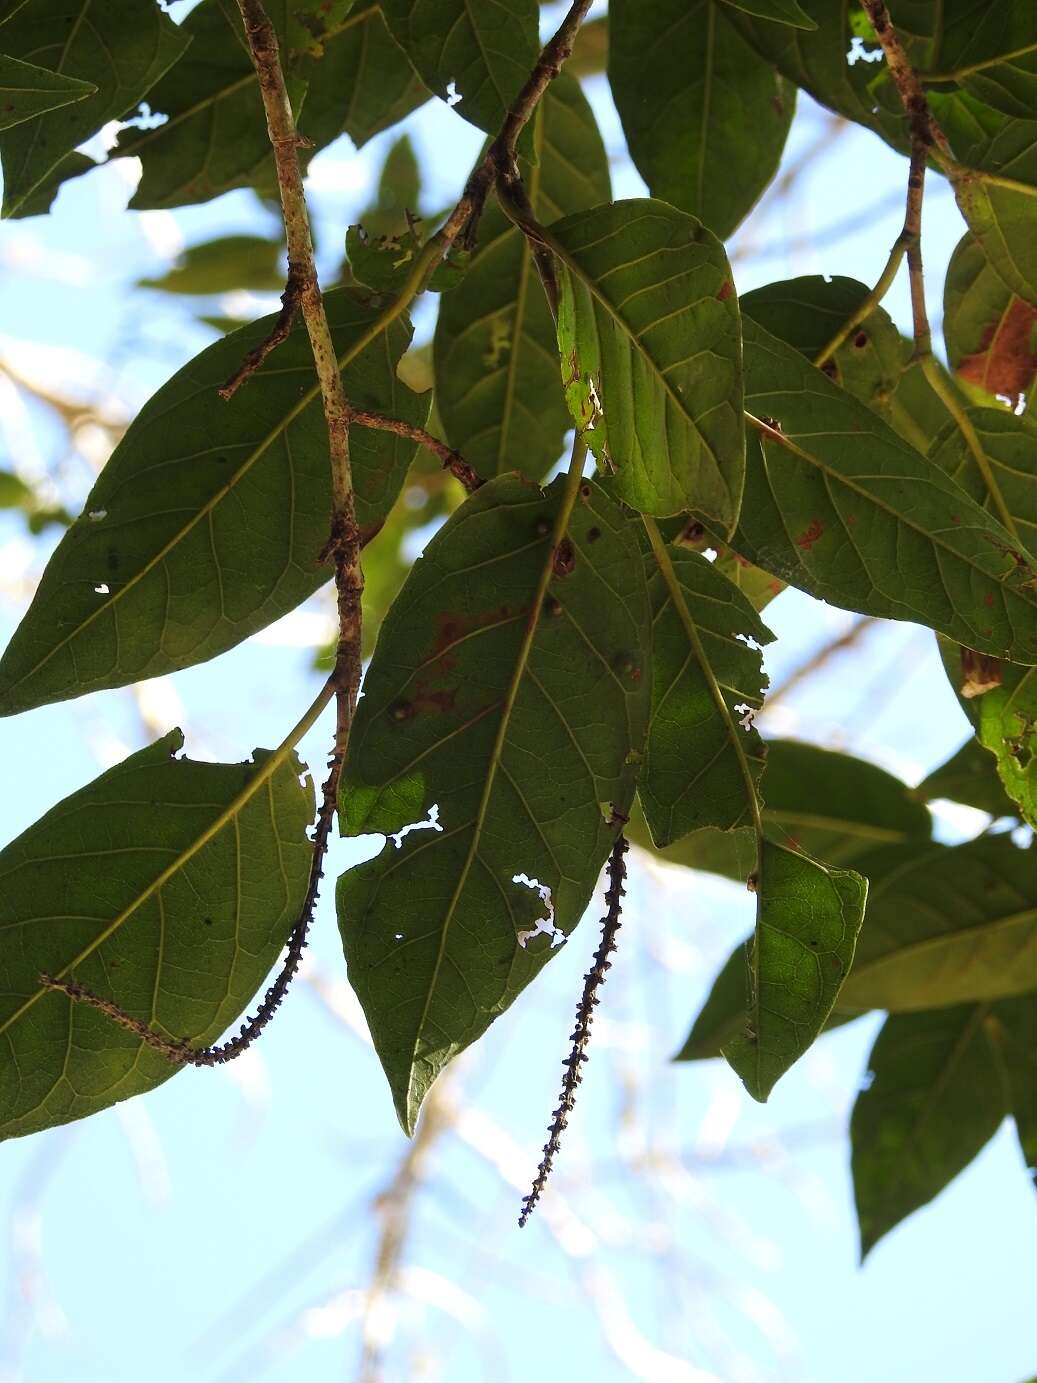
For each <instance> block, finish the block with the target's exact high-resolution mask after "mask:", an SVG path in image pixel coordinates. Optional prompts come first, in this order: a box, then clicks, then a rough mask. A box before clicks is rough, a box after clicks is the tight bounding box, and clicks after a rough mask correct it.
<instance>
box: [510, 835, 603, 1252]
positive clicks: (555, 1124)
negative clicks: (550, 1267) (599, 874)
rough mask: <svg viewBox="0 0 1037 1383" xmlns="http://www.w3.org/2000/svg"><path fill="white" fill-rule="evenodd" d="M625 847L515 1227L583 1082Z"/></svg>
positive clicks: (539, 1187) (530, 1204)
mask: <svg viewBox="0 0 1037 1383" xmlns="http://www.w3.org/2000/svg"><path fill="white" fill-rule="evenodd" d="M629 848H630V847H629V845H628V843H627V839H626V837H625V836H622V835H621V836H618V837H617V839H616V843H615V845H613V847H612V853H611V854H610V855H609V859H608V864H607V866H606V871H607V873H608V880H609V886H608V888H607V889H606V891H605V916H604V917H603V918H602V919H601V941H600V942H599V943H598V949H597V951H595V953H594V960H593V961H592V962H591V968H590V969H589V970H588V971H587V973H586V975H585V976H584V979H583V993H582V994H581V995H580V1002H579V1004H578V1005H577V1007H576V1026H575V1027H574V1028H573V1030H572V1035H571V1037H570V1039H569V1040H570V1041H571V1043H572V1048H571V1050H570V1052H569V1055H568V1056H567V1057H566V1058H565V1060H564V1061H563V1062H562V1069H563V1071H564V1073H565V1074H564V1075H563V1076H562V1089H561V1094H560V1095H559V1099H558V1107H557V1109H556V1110H555V1111H554V1114H553V1115H552V1116H551V1126H550V1129H549V1130H548V1138H547V1142H546V1143H545V1144H544V1156H543V1159H542V1160H541V1163H540V1166H539V1168H538V1170H537V1174H536V1177H535V1179H534V1181H533V1186H532V1189H531V1190H530V1192H529V1195H528V1196H525V1197H524V1198H523V1201H522V1213H521V1215H520V1216H519V1228H522V1227H523V1226H524V1225H525V1223H526V1221H527V1220H528V1219H529V1217H530V1215H531V1214H532V1213H533V1208H534V1207H535V1205H536V1203H537V1201H538V1200H539V1199H540V1195H541V1192H542V1191H543V1189H544V1187H545V1186H546V1185H547V1179H548V1177H549V1176H550V1175H551V1167H552V1165H553V1164H554V1159H555V1156H556V1154H557V1152H558V1148H559V1145H560V1143H561V1138H562V1132H563V1130H564V1129H565V1128H567V1127H568V1124H569V1115H570V1114H571V1113H572V1112H573V1107H574V1105H575V1104H576V1087H577V1086H578V1085H579V1084H581V1082H582V1080H583V1073H582V1071H581V1069H580V1068H581V1067H582V1065H583V1063H584V1062H585V1061H587V1060H588V1056H587V1044H588V1042H589V1041H590V1035H591V1024H592V1023H593V1022H594V1010H595V1008H596V1007H597V1005H598V1004H599V1003H600V1001H601V1000H600V996H599V994H598V991H599V989H600V988H601V986H602V985H603V984H604V983H605V972H606V971H607V970H611V968H612V962H611V961H610V960H609V959H608V957H609V956H610V955H612V953H613V952H614V951H615V949H616V933H617V932H618V931H619V928H620V920H621V917H622V911H623V895H624V893H625V892H626V890H625V888H624V887H623V884H624V881H625V879H626V872H627V871H626V860H625V859H624V856H625V855H626V852H627V850H628V849H629Z"/></svg>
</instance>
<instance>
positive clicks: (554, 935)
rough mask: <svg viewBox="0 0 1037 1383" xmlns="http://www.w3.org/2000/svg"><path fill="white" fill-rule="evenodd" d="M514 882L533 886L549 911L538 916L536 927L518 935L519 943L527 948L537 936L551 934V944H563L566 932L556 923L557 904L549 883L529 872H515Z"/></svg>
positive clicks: (512, 878) (512, 880) (512, 879)
mask: <svg viewBox="0 0 1037 1383" xmlns="http://www.w3.org/2000/svg"><path fill="white" fill-rule="evenodd" d="M511 882H512V883H513V884H525V886H526V888H531V889H532V890H533V892H534V893H538V894H539V895H540V899H541V902H542V903H543V904H544V907H545V908H546V909H547V911H546V912H545V913H544V916H543V917H538V918H537V921H536V925H535V926H534V927H528V928H526V929H525V930H524V931H521V932H519V933H518V934H517V935H516V938H515V939H516V940H517V941H518V944H519V945H520V946H522V947H523V948H525V947H526V946H528V945H529V943H530V942H531V941H532V940H533V938H534V937H536V936H549V937H550V938H551V946H552V947H554V946H561V945H562V943H563V942H564V941H565V933H564V932H562V931H560V930H559V929H558V927H557V926H556V925H555V905H554V899H553V898H552V897H551V890H550V888H549V887H548V885H547V884H542V883H541V882H540V880H539V879H531V878H530V877H529V875H528V874H513V875H512V877H511Z"/></svg>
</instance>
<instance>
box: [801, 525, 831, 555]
mask: <svg viewBox="0 0 1037 1383" xmlns="http://www.w3.org/2000/svg"><path fill="white" fill-rule="evenodd" d="M824 531H825V526H824V524H823V523H822V522H821V520H820V519H812V520H811V522H810V524H809V525H808V526H807V527H806V528H804V530H803V532H802V533H801V534H800V535H799V537H798V538H797V539H796V546H797V547H798V548H802V550H803V551H804V552H809V551H810V549H811V548H812V547H813V546H814V544H815V543H816V542H817V540H818V539H819V538H820V537H821V535H822V533H824Z"/></svg>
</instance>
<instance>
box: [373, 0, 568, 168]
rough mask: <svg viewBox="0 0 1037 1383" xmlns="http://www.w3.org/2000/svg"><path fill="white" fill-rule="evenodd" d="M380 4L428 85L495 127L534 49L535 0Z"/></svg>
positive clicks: (390, 0) (481, 123) (484, 125)
mask: <svg viewBox="0 0 1037 1383" xmlns="http://www.w3.org/2000/svg"><path fill="white" fill-rule="evenodd" d="M381 8H382V13H383V14H384V15H385V22H386V23H387V24H388V26H389V29H390V31H391V33H392V35H393V37H394V38H395V39H396V41H397V43H399V45H400V47H401V48H402V49H403V51H404V52H405V53H406V54H407V56H408V58H410V60H411V62H412V63H413V64H414V68H415V71H416V72H417V73H418V76H419V77H421V79H422V81H423V82H424V83H425V85H426V86H427V87H428V88H429V90H430V91H432V92H433V93H434V94H435V95H436V96H438V97H440V98H441V99H442V100H444V101H449V103H450V104H451V105H453V106H454V108H455V109H456V111H457V113H458V115H463V116H464V118H465V119H466V120H470V121H471V123H472V124H473V125H477V126H478V127H479V129H480V130H485V131H486V132H487V134H496V133H497V131H498V130H499V129H500V127H501V125H502V124H503V123H504V117H505V115H507V113H508V110H509V109H510V107H511V103H512V101H513V100H514V99H515V97H516V96H517V95H518V93H519V91H520V90H521V89H522V86H523V84H524V83H525V81H526V79H527V77H528V76H529V74H530V72H531V71H532V69H533V67H534V66H535V64H536V60H537V57H538V56H539V53H540V41H539V7H538V5H537V4H536V0H493V3H492V4H478V5H473V4H470V3H469V0H382V4H381ZM455 96H456V97H458V98H460V99H458V100H456V101H455V100H454V97H455ZM523 142H524V141H523ZM520 148H522V150H523V152H524V153H527V154H528V152H529V149H528V147H526V148H523V145H522V144H520Z"/></svg>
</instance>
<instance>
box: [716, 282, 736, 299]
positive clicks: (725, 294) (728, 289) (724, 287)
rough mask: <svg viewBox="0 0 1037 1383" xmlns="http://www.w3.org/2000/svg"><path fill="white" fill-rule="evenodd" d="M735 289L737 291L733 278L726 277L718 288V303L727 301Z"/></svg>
mask: <svg viewBox="0 0 1037 1383" xmlns="http://www.w3.org/2000/svg"><path fill="white" fill-rule="evenodd" d="M734 291H735V286H734V284H733V283H732V282H731V280H730V279H724V281H723V283H722V284H721V285H720V287H719V288H718V289H717V302H718V303H722V302H725V301H726V299H728V298H729V297H730V296H731V294H732V293H733V292H734Z"/></svg>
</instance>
